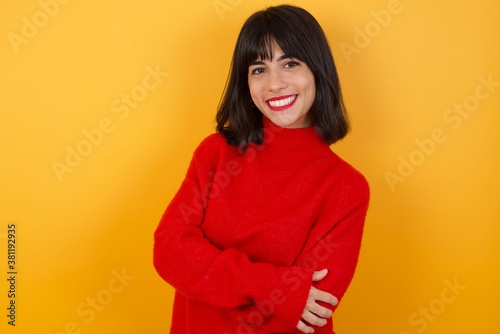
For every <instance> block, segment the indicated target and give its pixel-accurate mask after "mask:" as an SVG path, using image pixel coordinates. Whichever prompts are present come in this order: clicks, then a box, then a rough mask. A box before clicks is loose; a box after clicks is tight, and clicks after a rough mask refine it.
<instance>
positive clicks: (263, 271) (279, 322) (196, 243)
mask: <svg viewBox="0 0 500 334" xmlns="http://www.w3.org/2000/svg"><path fill="white" fill-rule="evenodd" d="M264 134H265V141H264V143H263V144H262V145H253V144H251V145H250V146H249V148H248V149H247V151H246V153H245V154H240V153H239V151H238V149H237V148H236V147H235V146H231V145H229V144H227V143H226V141H225V139H224V137H223V136H222V135H221V134H219V133H216V134H213V135H210V136H208V137H207V138H206V139H205V140H204V141H203V142H202V143H201V144H200V145H199V146H198V148H197V149H196V151H195V153H194V156H193V159H192V161H191V164H190V166H189V169H188V171H187V175H186V178H185V180H184V182H183V183H182V185H181V187H180V189H179V190H178V192H177V194H176V195H175V197H174V198H173V199H172V201H171V202H170V204H169V206H168V207H167V209H166V211H165V213H164V215H163V217H162V219H161V222H160V224H159V226H158V228H157V230H156V232H155V244H154V265H155V267H156V270H157V271H158V273H159V274H160V276H161V277H162V278H163V279H164V280H165V281H167V282H168V283H169V284H171V285H172V286H173V287H174V288H175V289H176V295H175V300H174V309H173V315H172V326H171V331H170V333H172V334H187V333H189V334H193V333H200V334H210V333H214V334H264V333H300V331H298V330H297V329H296V325H297V322H298V321H299V320H300V318H301V314H302V311H303V310H304V307H305V304H306V299H307V296H308V293H309V290H310V288H311V285H312V284H313V283H312V272H313V271H316V270H321V269H323V268H327V269H328V275H327V276H326V278H324V279H323V280H321V281H320V282H318V283H314V286H316V287H317V288H318V289H321V290H325V291H329V292H330V293H332V294H333V295H334V296H336V297H337V298H338V299H339V300H340V299H341V298H342V296H343V295H344V293H345V291H346V289H347V287H348V285H349V283H350V281H351V279H352V276H353V274H354V270H355V267H356V263H357V260H358V255H359V249H360V245H361V237H362V232H363V224H364V219H365V216H366V211H367V207H368V200H369V189H368V184H367V182H366V180H365V178H364V177H363V176H362V175H361V174H360V173H359V172H357V171H356V170H355V169H354V168H352V167H351V166H350V165H349V164H347V163H346V162H344V161H343V160H342V159H341V158H339V157H338V156H337V155H336V154H335V153H333V152H332V151H331V150H330V147H329V146H328V145H327V144H325V143H324V142H323V141H322V140H321V139H320V137H319V136H318V135H317V134H316V131H315V130H314V127H310V128H301V129H282V128H279V127H277V126H275V125H274V124H272V123H271V122H270V121H268V120H267V119H266V118H265V117H264ZM315 330H316V333H329V334H331V333H334V332H333V325H332V321H331V319H330V320H329V321H328V324H327V325H326V326H324V327H321V328H315Z"/></svg>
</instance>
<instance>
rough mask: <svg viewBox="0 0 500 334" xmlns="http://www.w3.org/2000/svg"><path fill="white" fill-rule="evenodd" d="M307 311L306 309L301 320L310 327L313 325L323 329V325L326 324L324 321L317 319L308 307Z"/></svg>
mask: <svg viewBox="0 0 500 334" xmlns="http://www.w3.org/2000/svg"><path fill="white" fill-rule="evenodd" d="M308 309H309V310H307V309H306V310H304V312H303V313H302V319H304V320H305V321H307V322H308V323H309V324H310V325H313V326H318V327H323V326H324V325H326V324H327V321H326V319H324V318H322V317H319V316H317V315H316V314H314V313H312V312H311V311H310V310H311V309H312V306H310V307H308Z"/></svg>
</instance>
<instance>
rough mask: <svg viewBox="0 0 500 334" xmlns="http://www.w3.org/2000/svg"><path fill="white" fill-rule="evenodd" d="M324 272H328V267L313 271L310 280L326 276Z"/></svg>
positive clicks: (314, 280)
mask: <svg viewBox="0 0 500 334" xmlns="http://www.w3.org/2000/svg"><path fill="white" fill-rule="evenodd" d="M326 274H328V269H323V270H320V271H315V272H314V273H313V277H312V281H313V282H318V281H321V280H322V279H323V278H325V277H326Z"/></svg>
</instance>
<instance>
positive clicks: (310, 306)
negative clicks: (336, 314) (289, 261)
mask: <svg viewBox="0 0 500 334" xmlns="http://www.w3.org/2000/svg"><path fill="white" fill-rule="evenodd" d="M326 274H328V269H323V270H320V271H315V272H314V273H313V278H312V281H313V282H319V281H321V280H322V279H323V278H325V277H326ZM317 301H321V302H325V303H328V304H330V305H332V306H335V305H337V304H338V300H337V298H336V297H335V296H333V295H332V294H330V293H328V292H326V291H322V290H319V289H316V288H315V287H313V286H311V290H310V291H309V297H308V298H307V302H306V307H305V308H304V311H303V312H302V319H301V320H300V321H299V323H298V324H297V329H298V330H300V331H301V332H303V333H314V328H312V327H311V326H308V325H307V324H306V322H307V323H308V324H310V325H312V326H318V327H323V326H324V325H326V323H327V320H326V319H328V318H330V317H331V316H332V311H331V310H330V309H329V308H326V307H324V306H321V305H319V304H318V303H316V302H317Z"/></svg>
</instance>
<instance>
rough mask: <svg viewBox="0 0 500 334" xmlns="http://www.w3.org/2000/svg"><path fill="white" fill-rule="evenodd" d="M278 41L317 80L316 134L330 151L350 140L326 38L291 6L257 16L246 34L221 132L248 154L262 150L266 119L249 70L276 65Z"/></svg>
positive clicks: (221, 111) (222, 110) (222, 107)
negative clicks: (271, 62) (252, 149)
mask: <svg viewBox="0 0 500 334" xmlns="http://www.w3.org/2000/svg"><path fill="white" fill-rule="evenodd" d="M273 40H275V41H276V43H277V44H278V45H279V46H280V48H281V49H282V50H283V52H284V53H285V54H286V55H288V56H290V57H293V58H296V59H298V60H300V61H302V62H304V63H306V64H307V66H308V67H309V69H310V70H311V72H312V73H313V75H314V79H315V83H316V97H315V100H314V102H313V105H312V107H311V109H310V110H309V114H310V117H311V122H312V125H313V126H314V127H315V129H316V132H317V133H318V134H319V136H320V137H321V138H322V139H323V141H325V142H326V143H327V144H329V145H330V144H333V143H334V142H336V141H338V140H340V139H342V138H344V137H345V136H346V134H347V133H348V132H349V122H348V120H347V115H346V111H345V107H344V103H343V100H342V91H341V88H340V82H339V78H338V74H337V69H336V67H335V63H334V61H333V56H332V53H331V50H330V46H329V44H328V41H327V39H326V36H325V33H324V32H323V29H322V28H321V26H320V25H319V23H318V22H317V21H316V19H315V18H314V17H313V16H312V15H311V14H310V13H309V12H307V11H306V10H304V9H302V8H299V7H295V6H290V5H281V6H276V7H269V8H267V9H265V10H262V11H259V12H256V13H254V14H253V15H252V16H250V17H249V18H248V20H247V21H246V22H245V24H244V25H243V27H242V28H241V31H240V34H239V36H238V40H237V42H236V47H235V50H234V54H233V59H232V63H231V70H230V73H229V76H228V79H227V83H226V87H225V89H224V93H223V96H222V98H221V101H220V103H219V107H218V111H217V116H216V121H217V126H216V130H217V132H220V133H222V134H223V135H224V137H225V138H226V141H227V142H228V143H229V144H231V145H235V146H238V147H239V148H240V149H242V151H243V152H245V150H246V148H247V147H248V145H249V144H250V143H254V144H257V145H259V144H262V142H263V140H264V136H263V130H262V117H263V116H262V113H261V112H260V110H259V109H257V107H256V106H255V105H254V103H253V101H252V98H251V96H250V88H249V86H248V70H249V67H250V64H251V63H252V62H254V61H255V60H257V59H261V60H269V59H272V52H273V50H272V46H271V45H272V42H273Z"/></svg>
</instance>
